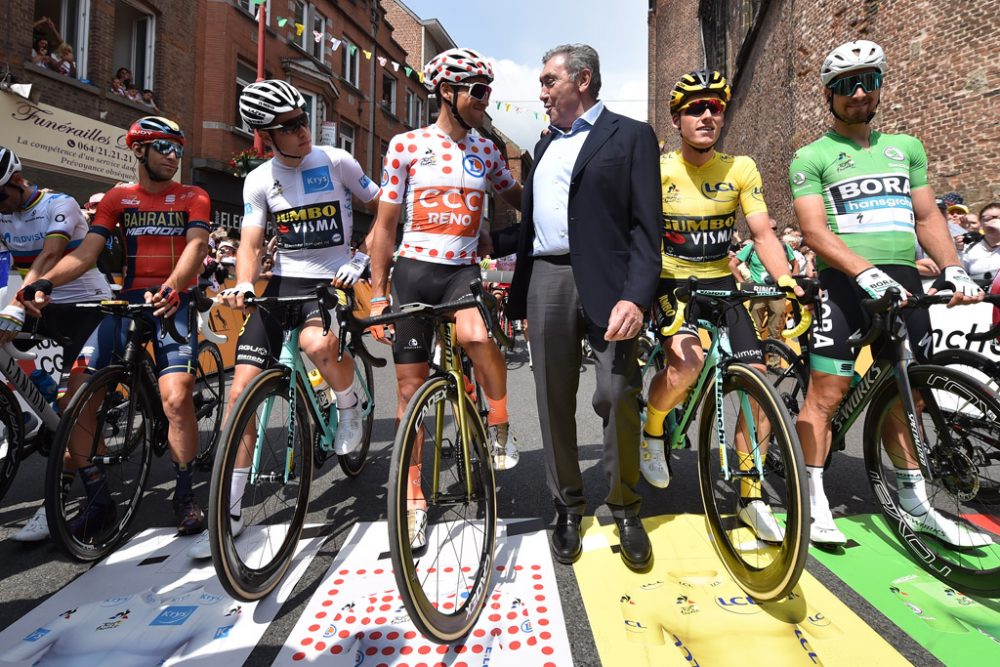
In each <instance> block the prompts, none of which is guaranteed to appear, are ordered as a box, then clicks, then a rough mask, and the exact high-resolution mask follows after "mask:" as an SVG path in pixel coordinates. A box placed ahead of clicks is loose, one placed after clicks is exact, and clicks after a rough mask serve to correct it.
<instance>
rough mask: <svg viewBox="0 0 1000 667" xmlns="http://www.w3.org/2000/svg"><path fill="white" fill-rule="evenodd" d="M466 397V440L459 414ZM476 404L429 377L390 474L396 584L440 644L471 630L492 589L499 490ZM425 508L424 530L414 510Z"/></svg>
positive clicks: (400, 436) (410, 410)
mask: <svg viewBox="0 0 1000 667" xmlns="http://www.w3.org/2000/svg"><path fill="white" fill-rule="evenodd" d="M459 401H461V402H463V403H464V406H463V407H464V410H465V414H466V417H467V427H466V430H467V432H468V437H467V438H465V437H463V434H462V428H461V425H460V423H459V419H458V415H459V413H458V410H459ZM475 410H476V408H475V406H474V405H473V404H472V401H471V400H470V399H469V397H468V395H467V394H466V393H465V390H464V388H459V387H456V386H455V382H454V381H453V380H452V379H450V378H444V377H432V378H431V379H430V380H428V381H427V382H425V383H424V384H423V385H422V386H421V387H420V388H419V389H418V390H417V392H416V393H415V394H414V395H413V398H412V399H411V400H410V403H409V405H408V406H407V409H406V413H405V414H404V415H403V419H402V421H401V422H400V426H399V430H398V431H397V434H396V442H395V446H394V448H393V455H392V465H391V468H390V473H389V480H390V484H389V494H388V495H389V499H388V500H389V552H390V554H391V556H392V564H393V568H394V572H395V576H396V583H397V585H398V586H399V591H400V595H401V597H402V598H403V604H404V605H405V606H406V610H407V611H408V612H409V614H410V619H411V620H412V621H413V623H414V624H415V625H416V626H417V628H418V629H419V630H420V631H421V632H423V633H424V635H426V636H427V637H429V638H431V639H433V640H435V641H439V642H450V641H454V640H456V639H459V638H460V637H463V636H464V635H465V634H467V633H468V632H469V630H471V629H472V626H473V625H474V624H475V623H476V621H477V620H478V619H479V614H480V613H481V612H482V609H483V605H484V604H485V603H486V600H487V598H488V597H489V591H490V576H491V574H492V570H493V557H494V546H495V541H496V518H497V517H496V513H497V507H496V489H495V487H494V481H493V468H492V465H491V463H490V459H489V454H488V451H487V447H486V433H485V430H484V428H483V424H482V421H481V420H480V419H479V418H478V417H477V415H476V414H475ZM411 466H415V469H414V472H413V477H414V482H415V483H413V484H411V483H410V480H409V476H410V468H411ZM436 469H437V470H438V474H437V478H436V479H435V476H434V471H435V470H436ZM421 500H423V501H424V502H420V501H421ZM421 507H422V508H423V510H422V511H424V512H426V514H425V515H423V516H424V517H426V530H425V531H421V530H420V529H421V528H422V527H423V524H424V521H423V519H422V518H421V515H420V514H419V513H418V512H416V511H414V510H420V509H421ZM411 525H415V526H416V530H415V531H414V532H415V533H416V534H418V535H419V534H421V532H422V533H423V534H424V535H425V536H426V545H425V546H420V545H419V544H418V543H413V542H411V538H410V535H411V532H410V531H411V529H410V526H411Z"/></svg>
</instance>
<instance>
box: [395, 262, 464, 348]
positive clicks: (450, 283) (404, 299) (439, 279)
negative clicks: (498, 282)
mask: <svg viewBox="0 0 1000 667" xmlns="http://www.w3.org/2000/svg"><path fill="white" fill-rule="evenodd" d="M479 279H480V277H479V265H478V264H469V265H465V266H453V265H451V264H435V263H433V262H422V261H420V260H417V259H411V258H409V257H400V258H398V259H397V260H396V265H395V267H393V269H392V290H391V293H392V303H394V304H399V305H401V304H405V303H413V302H418V303H426V304H429V305H432V306H436V305H438V304H442V303H448V302H450V301H457V300H458V299H461V298H462V297H463V296H467V295H469V294H471V293H472V292H471V291H470V290H469V283H471V282H472V281H474V280H479ZM395 329H396V334H395V338H394V339H393V341H392V358H393V361H395V362H396V363H397V364H419V363H426V362H427V361H429V360H430V349H431V343H432V339H433V338H434V329H433V327H432V326H431V325H429V324H427V323H426V322H424V321H422V320H419V319H416V318H408V319H405V320H400V321H399V322H396V324H395Z"/></svg>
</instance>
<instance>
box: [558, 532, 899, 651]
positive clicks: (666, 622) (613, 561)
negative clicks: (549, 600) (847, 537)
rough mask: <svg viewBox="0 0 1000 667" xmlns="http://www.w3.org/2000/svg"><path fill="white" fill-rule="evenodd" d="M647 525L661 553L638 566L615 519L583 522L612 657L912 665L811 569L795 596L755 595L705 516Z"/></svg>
mask: <svg viewBox="0 0 1000 667" xmlns="http://www.w3.org/2000/svg"><path fill="white" fill-rule="evenodd" d="M609 521H610V520H609ZM643 524H644V525H645V527H646V530H647V531H648V532H649V537H650V540H651V542H652V545H653V554H654V559H655V560H654V563H653V566H652V568H651V569H650V571H649V572H647V573H645V574H639V573H635V572H632V571H631V570H629V569H628V568H627V567H625V564H624V563H623V562H622V559H621V556H620V555H619V540H618V537H617V532H616V530H617V529H616V527H615V525H614V523H613V522H611V523H609V525H600V524H599V523H597V522H596V521H595V520H594V518H593V517H587V518H585V519H584V522H583V530H584V537H583V555H582V556H581V557H580V559H579V560H578V561H577V562H576V564H575V565H574V569H575V570H576V578H577V581H578V583H579V585H580V593H581V594H582V596H583V602H584V606H585V607H586V610H587V616H588V617H589V619H590V627H591V628H593V629H594V639H595V642H596V644H597V650H598V653H599V654H600V656H601V662H602V663H603V664H605V665H627V666H628V667H639V666H641V665H649V666H650V667H653V666H655V667H666V666H670V665H676V666H678V667H682V666H686V667H692V665H701V666H702V667H711V666H715V665H741V664H742V665H783V666H788V667H791V666H794V665H803V666H805V665H810V666H811V665H827V666H830V665H843V666H845V667H859V666H861V665H878V666H879V667H893V666H895V665H909V664H910V663H909V662H907V661H906V660H905V659H904V658H903V657H902V656H900V655H899V653H897V652H896V651H895V650H894V649H893V648H892V647H891V646H890V645H889V644H888V643H887V642H886V641H885V640H884V639H882V638H881V637H880V636H879V635H878V634H877V633H876V632H875V631H874V630H873V629H871V628H870V627H868V625H867V624H865V622H864V621H862V620H861V619H860V618H858V617H857V616H856V615H855V614H854V612H852V611H851V610H850V609H849V608H848V607H847V606H846V605H845V604H844V603H843V602H841V601H840V600H838V599H837V598H836V596H834V595H833V593H831V592H830V591H829V590H827V589H826V588H825V587H824V586H823V585H822V584H820V583H819V582H818V581H816V579H814V578H813V577H812V576H811V575H809V573H807V572H803V573H802V578H801V579H800V580H799V584H798V585H797V586H796V587H795V589H794V591H793V592H792V594H791V595H790V596H789V597H788V599H786V600H783V601H780V602H776V603H763V604H757V603H755V602H754V601H753V600H752V599H750V598H749V597H748V596H747V595H746V593H744V592H743V590H742V589H740V587H739V586H738V585H737V584H736V583H735V582H734V581H733V580H732V579H731V578H730V577H729V575H728V573H727V572H726V570H725V568H724V567H723V565H722V563H721V562H720V561H719V558H718V556H717V555H716V553H715V551H714V550H713V548H712V545H711V542H710V541H709V537H708V528H707V526H706V525H705V519H704V518H703V517H701V516H696V515H690V514H684V515H676V516H657V517H649V518H644V519H643Z"/></svg>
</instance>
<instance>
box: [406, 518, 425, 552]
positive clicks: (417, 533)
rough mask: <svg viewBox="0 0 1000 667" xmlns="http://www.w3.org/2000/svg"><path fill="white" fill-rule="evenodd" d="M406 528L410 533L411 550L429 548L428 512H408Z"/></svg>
mask: <svg viewBox="0 0 1000 667" xmlns="http://www.w3.org/2000/svg"><path fill="white" fill-rule="evenodd" d="M406 527H407V528H408V529H409V533H410V549H411V550H413V551H416V550H417V549H423V548H424V547H425V546H427V511H426V510H406Z"/></svg>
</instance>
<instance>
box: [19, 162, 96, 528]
mask: <svg viewBox="0 0 1000 667" xmlns="http://www.w3.org/2000/svg"><path fill="white" fill-rule="evenodd" d="M87 231H88V226H87V221H86V219H85V218H84V216H83V213H82V212H81V211H80V206H79V204H77V202H76V200H75V199H73V198H72V197H70V196H69V195H64V194H61V193H58V192H52V191H50V190H43V189H40V188H39V187H38V186H37V185H34V184H32V183H29V182H28V181H27V180H26V179H25V178H24V176H23V175H22V174H21V161H20V159H18V157H17V155H16V154H15V153H14V152H13V151H12V150H10V149H8V148H4V147H3V146H0V235H2V238H3V246H4V247H5V248H6V249H7V250H9V251H10V253H11V255H12V258H13V262H14V266H15V267H16V268H17V269H18V270H19V271H20V272H21V274H22V276H23V278H24V284H28V283H31V282H34V280H35V279H37V278H40V277H41V276H42V275H44V274H45V272H46V271H48V270H49V269H50V268H52V267H53V266H55V264H56V262H58V261H59V259H60V258H62V256H63V255H65V254H67V253H69V252H71V251H72V250H74V249H76V247H77V246H79V245H80V243H81V242H82V241H83V237H84V236H86V235H87ZM4 277H6V276H4ZM110 297H111V289H110V287H109V286H108V281H107V280H105V278H104V276H103V275H101V273H100V271H98V270H97V269H96V268H92V269H90V270H89V271H87V272H86V273H84V274H83V275H82V276H80V277H79V278H77V279H76V280H74V281H72V282H70V283H67V284H66V285H62V286H60V287H58V288H56V289H55V290H53V292H52V302H53V305H52V306H50V307H49V308H47V309H46V310H44V311H42V315H41V317H39V318H37V319H36V318H34V317H27V316H26V315H25V312H24V304H22V303H21V302H20V301H18V299H17V297H16V296H15V297H14V298H12V299H11V301H10V303H9V304H8V305H7V306H5V307H4V308H3V310H2V311H0V345H3V344H5V343H9V342H10V341H12V340H13V339H14V338H15V337H16V336H17V335H18V334H19V333H21V332H22V331H24V332H30V333H34V334H39V335H43V336H52V337H54V338H57V339H60V340H61V341H65V342H66V345H65V347H64V348H63V351H62V367H61V368H60V369H59V371H60V373H61V374H62V376H61V378H59V380H60V382H59V399H58V404H59V407H60V408H65V407H66V404H67V403H69V399H70V397H71V396H72V393H73V391H75V390H76V388H77V387H79V386H80V385H81V384H83V380H84V379H85V376H84V375H83V374H82V373H77V374H75V375H74V376H73V377H72V378H70V376H69V373H70V369H71V368H72V367H73V365H74V363H75V362H76V358H77V356H78V355H79V353H80V349H81V348H82V347H83V344H84V343H85V342H86V341H87V338H88V337H89V336H90V334H91V332H92V331H93V330H94V329H95V328H96V327H97V325H98V324H99V323H100V321H101V318H102V315H101V314H100V313H98V312H85V311H81V310H78V309H76V308H74V307H73V306H72V305H68V304H73V303H77V302H79V301H95V300H98V299H107V298H110ZM18 346H19V347H21V344H20V343H18ZM81 371H82V369H81ZM48 536H49V528H48V524H47V523H46V520H45V508H44V507H39V508H38V510H37V511H36V512H35V514H34V516H32V517H31V519H29V520H28V523H27V524H25V526H24V527H23V528H22V529H21V530H20V531H18V532H17V533H16V534H15V535H14V539H15V540H17V541H18V542H35V541H38V540H44V539H45V538H46V537H48Z"/></svg>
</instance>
